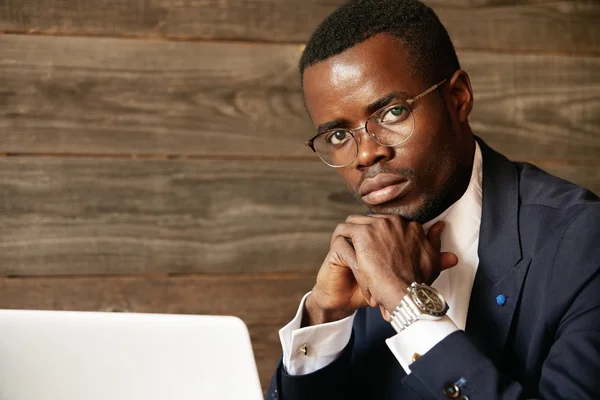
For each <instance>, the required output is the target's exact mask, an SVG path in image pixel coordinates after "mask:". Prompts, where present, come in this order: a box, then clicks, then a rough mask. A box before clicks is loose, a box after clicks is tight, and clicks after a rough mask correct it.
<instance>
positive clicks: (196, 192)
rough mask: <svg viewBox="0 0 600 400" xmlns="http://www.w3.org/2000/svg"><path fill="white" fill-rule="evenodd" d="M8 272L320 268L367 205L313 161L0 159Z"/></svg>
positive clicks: (3, 271)
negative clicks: (339, 231)
mask: <svg viewBox="0 0 600 400" xmlns="http://www.w3.org/2000/svg"><path fill="white" fill-rule="evenodd" d="M0 200H1V201H0V253H1V254H2V262H1V263H0V275H9V276H14V275H21V276H22V275H67V274H81V275H92V274H102V275H104V274H133V273H165V272H168V273H196V272H202V273H242V272H286V271H294V272H296V271H305V272H307V271H308V272H314V271H316V270H317V269H318V268H319V267H320V265H321V263H322V261H323V257H324V256H325V254H326V253H327V250H328V245H329V239H330V237H331V233H332V232H333V230H334V228H335V226H336V224H337V223H339V222H342V221H343V220H344V219H345V218H346V216H348V215H349V214H351V213H362V212H364V211H363V208H362V206H360V205H359V204H358V202H357V201H356V200H355V199H354V198H352V196H351V195H350V194H349V192H348V191H347V189H346V188H345V186H344V185H343V184H342V182H341V180H340V179H339V178H338V177H337V176H336V174H335V172H334V171H333V170H331V169H330V168H328V167H327V166H325V165H324V164H321V163H320V162H318V161H315V162H295V163H293V162H260V161H211V160H205V161H184V160H165V161H160V160H137V161H136V160H128V159H106V158H97V159H86V158H58V157H49V158H39V157H23V158H15V157H8V158H0Z"/></svg>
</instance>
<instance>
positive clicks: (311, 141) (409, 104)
mask: <svg viewBox="0 0 600 400" xmlns="http://www.w3.org/2000/svg"><path fill="white" fill-rule="evenodd" d="M448 79H449V78H445V79H443V80H441V81H440V82H438V83H436V84H435V85H433V86H431V87H430V88H428V89H426V90H425V91H423V92H422V93H420V94H418V95H416V96H415V97H413V98H411V99H408V100H406V101H402V102H397V103H392V104H388V105H387V106H384V107H382V108H380V109H379V110H377V111H375V112H374V113H373V114H371V115H370V116H369V118H367V120H366V121H365V124H364V125H363V126H359V127H356V128H352V129H328V130H326V131H324V132H320V133H317V134H316V135H315V136H313V137H312V138H310V139H309V140H307V141H306V143H305V145H306V146H308V147H310V149H311V150H312V151H313V152H315V153H316V154H317V156H319V158H320V159H321V161H323V162H324V163H325V164H327V165H328V166H330V167H333V168H343V167H346V166H348V165H350V164H352V163H353V162H354V160H356V157H358V141H357V140H356V136H354V132H356V131H359V130H362V129H364V130H365V132H367V134H368V135H369V137H370V138H371V139H373V140H374V141H375V142H376V143H377V144H379V145H380V146H384V147H397V146H400V145H401V144H402V143H404V142H406V141H407V140H408V139H410V138H411V136H412V135H413V133H414V132H415V127H414V124H415V121H414V118H415V117H414V114H413V110H412V105H413V104H414V103H415V102H416V101H417V100H419V99H420V98H422V97H424V96H426V95H428V94H429V93H431V92H433V91H434V90H436V89H437V88H439V87H440V86H442V85H443V84H444V83H446V81H447V80H448ZM400 105H404V106H407V108H408V111H409V112H410V115H411V118H413V129H412V131H411V133H410V135H408V136H407V137H406V138H404V139H403V140H401V141H400V142H398V143H396V144H391V145H389V144H383V143H381V142H379V140H377V136H376V135H375V133H371V132H369V130H368V129H367V125H368V124H369V121H370V120H371V119H372V118H373V117H375V116H376V115H379V114H381V113H385V112H386V111H388V110H391V109H393V108H396V107H398V106H400ZM331 131H346V132H348V133H350V136H352V140H354V142H355V144H356V146H355V147H356V154H355V155H354V158H353V159H352V160H351V161H350V162H348V163H346V164H344V165H332V164H330V163H328V162H327V161H325V160H324V159H323V157H321V155H320V154H319V152H318V151H317V150H316V149H315V146H314V142H315V140H317V139H318V138H319V137H321V136H322V135H326V134H328V133H331Z"/></svg>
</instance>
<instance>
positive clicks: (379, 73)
mask: <svg viewBox="0 0 600 400" xmlns="http://www.w3.org/2000/svg"><path fill="white" fill-rule="evenodd" d="M409 57H410V56H409V54H408V52H407V51H406V49H405V48H404V46H403V44H402V43H401V42H400V40H399V39H397V38H395V37H393V36H391V35H388V34H379V35H375V36H373V37H371V38H369V39H368V40H366V41H364V42H362V43H359V44H358V45H356V46H354V47H352V48H350V49H348V50H346V51H344V52H342V53H340V54H338V55H336V56H333V57H330V58H329V59H327V60H325V61H322V62H319V63H317V64H315V65H313V66H311V67H308V68H307V69H306V70H305V71H304V77H303V78H304V80H303V82H304V83H303V89H304V97H305V101H306V106H307V109H308V112H309V114H310V116H311V118H312V120H313V122H314V123H315V125H319V124H321V123H323V122H326V121H329V120H334V119H349V117H352V118H354V119H356V118H363V117H364V116H365V115H364V114H365V113H366V106H367V105H368V104H370V103H372V102H375V101H376V100H378V99H380V98H382V97H384V96H386V95H388V94H390V93H391V92H394V91H398V92H406V93H408V94H410V95H411V97H412V96H414V95H417V94H418V93H419V92H420V91H422V90H423V86H424V85H425V83H424V82H423V79H422V78H421V77H419V76H418V74H417V73H416V72H415V71H414V69H413V67H412V65H411V64H410V58H409Z"/></svg>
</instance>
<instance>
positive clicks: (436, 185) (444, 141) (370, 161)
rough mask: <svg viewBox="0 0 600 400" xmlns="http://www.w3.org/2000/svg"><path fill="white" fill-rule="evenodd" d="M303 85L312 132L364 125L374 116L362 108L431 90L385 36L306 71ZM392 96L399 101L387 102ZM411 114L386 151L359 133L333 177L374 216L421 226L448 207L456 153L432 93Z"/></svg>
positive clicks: (444, 111) (437, 97)
mask: <svg viewBox="0 0 600 400" xmlns="http://www.w3.org/2000/svg"><path fill="white" fill-rule="evenodd" d="M303 78H304V84H303V89H304V95H305V100H306V106H307V109H308V112H309V114H310V117H311V118H312V120H313V123H314V124H315V126H317V127H319V126H321V125H327V126H328V127H331V124H330V123H331V122H332V121H338V124H337V125H336V126H335V127H336V128H356V127H359V126H364V124H365V121H366V120H367V118H369V116H370V115H371V114H372V112H373V109H372V107H369V105H371V106H373V105H375V104H376V106H377V107H383V106H386V105H387V104H385V102H383V103H382V101H381V100H382V99H385V98H388V100H389V101H388V104H389V103H391V102H394V101H396V100H407V99H409V98H412V97H414V96H417V95H418V94H420V93H421V92H423V91H424V90H426V89H428V88H429V86H431V84H430V83H428V82H427V83H426V82H425V81H424V80H423V79H422V78H421V77H419V76H418V74H417V73H416V72H415V71H414V70H413V68H412V67H411V64H410V62H409V54H408V53H407V51H406V50H405V49H404V47H403V46H402V45H401V44H400V41H399V40H398V39H396V38H394V37H393V36H389V35H386V34H379V35H376V36H373V37H371V38H369V39H368V40H366V41H365V42H363V43H360V44H358V45H356V46H355V47H353V48H350V49H348V50H346V51H344V52H343V53H341V54H339V55H337V56H334V57H331V58H329V59H327V60H325V61H322V62H320V63H317V64H315V65H313V66H311V67H309V68H307V69H306V70H305V71H304V77H303ZM443 78H444V77H442V79H443ZM443 88H444V86H442V87H441V89H438V90H443ZM394 92H397V93H405V98H403V97H402V95H400V97H396V98H394V99H389V95H390V94H391V93H394ZM369 108H371V109H369ZM411 109H412V113H413V115H414V120H415V128H414V132H413V134H412V136H411V137H410V138H409V139H408V140H407V141H405V142H404V143H402V144H401V145H399V146H397V147H394V148H392V147H385V146H381V145H379V144H377V143H376V142H375V141H374V140H372V139H371V138H370V137H369V136H368V135H367V134H366V132H365V131H364V130H358V131H356V132H355V137H356V139H357V141H358V143H359V151H358V156H357V158H356V159H355V160H354V162H353V163H352V164H350V165H347V166H345V167H342V168H337V171H338V172H339V174H340V175H341V177H342V179H343V180H344V181H345V183H346V185H347V186H348V188H349V189H350V190H351V191H352V193H353V194H354V195H355V196H356V197H357V199H358V200H359V201H360V202H361V203H363V204H364V205H365V206H366V207H367V208H369V209H371V210H372V211H373V212H376V213H381V214H400V215H402V216H403V217H404V218H407V219H410V220H416V221H420V222H426V221H428V220H430V219H432V218H434V217H435V216H437V215H438V214H439V213H440V212H441V211H443V209H444V208H446V207H448V206H449V205H450V204H451V203H450V204H446V203H448V193H449V192H451V189H452V186H453V185H454V184H455V182H456V180H457V177H456V174H457V172H456V171H457V163H458V153H459V150H458V149H457V141H456V138H455V133H454V129H453V128H452V122H451V121H452V120H451V117H450V114H449V112H448V108H447V106H446V103H445V101H444V100H443V98H442V97H441V96H440V95H439V93H437V92H433V93H430V94H428V95H426V96H425V97H423V98H420V99H419V100H417V101H416V102H415V103H414V104H413V105H412V106H411ZM469 172H470V171H469ZM453 201H454V200H453Z"/></svg>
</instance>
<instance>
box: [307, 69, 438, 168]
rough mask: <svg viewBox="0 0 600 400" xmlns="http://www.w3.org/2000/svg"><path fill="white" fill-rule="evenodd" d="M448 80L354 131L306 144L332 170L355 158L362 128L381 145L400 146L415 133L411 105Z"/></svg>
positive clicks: (386, 109)
mask: <svg viewBox="0 0 600 400" xmlns="http://www.w3.org/2000/svg"><path fill="white" fill-rule="evenodd" d="M447 80H448V78H446V79H444V80H443V81H441V82H439V83H437V84H435V85H433V86H432V87H430V88H429V89H427V90H425V91H424V92H423V93H421V94H419V95H417V96H415V97H413V98H412V99H408V100H406V101H399V102H394V103H392V104H390V105H387V106H385V107H383V108H381V109H379V110H377V111H375V112H374V113H373V114H372V115H371V116H370V117H369V118H368V119H367V121H366V122H365V125H364V126H360V127H358V128H354V129H329V130H326V131H324V132H321V133H319V134H317V135H316V136H315V137H313V138H312V139H310V140H308V141H307V142H306V145H307V146H308V147H310V148H311V149H312V151H314V152H315V153H317V155H318V156H319V158H321V160H323V162H324V163H325V164H327V165H329V166H330V167H334V168H341V167H345V166H346V165H349V164H351V163H352V162H354V160H355V159H356V157H357V156H358V141H357V140H356V137H355V136H354V132H356V131H359V130H361V129H364V130H365V132H367V134H368V135H369V136H370V137H371V139H373V140H374V141H375V142H377V143H378V144H379V145H381V146H385V147H396V146H399V145H401V144H402V143H404V142H406V141H407V140H408V139H409V138H410V137H411V136H412V134H413V132H414V130H415V117H414V115H413V113H412V111H411V106H412V105H413V104H414V102H415V101H417V100H419V99H420V98H421V97H424V96H426V95H428V94H429V93H431V92H433V91H434V90H435V89H437V88H438V87H440V86H441V85H443V84H444V83H445V82H446V81H447Z"/></svg>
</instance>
